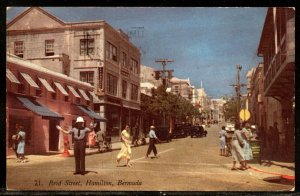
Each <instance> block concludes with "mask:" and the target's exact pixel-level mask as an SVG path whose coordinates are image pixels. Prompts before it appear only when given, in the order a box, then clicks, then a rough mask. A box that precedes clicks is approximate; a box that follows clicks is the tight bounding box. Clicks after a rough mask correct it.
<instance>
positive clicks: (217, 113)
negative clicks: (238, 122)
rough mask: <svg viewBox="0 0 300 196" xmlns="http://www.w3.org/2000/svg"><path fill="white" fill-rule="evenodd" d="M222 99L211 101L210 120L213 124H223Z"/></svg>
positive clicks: (223, 102)
mask: <svg viewBox="0 0 300 196" xmlns="http://www.w3.org/2000/svg"><path fill="white" fill-rule="evenodd" d="M225 103H226V101H225V100H224V99H211V120H212V121H215V122H224V121H225V115H224V104H225Z"/></svg>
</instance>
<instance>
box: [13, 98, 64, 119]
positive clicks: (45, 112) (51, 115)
mask: <svg viewBox="0 0 300 196" xmlns="http://www.w3.org/2000/svg"><path fill="white" fill-rule="evenodd" d="M17 98H18V100H19V101H21V102H22V103H23V105H24V106H25V107H26V108H27V109H29V110H31V111H32V112H34V113H36V114H37V115H39V116H42V118H44V119H58V120H63V119H64V117H63V116H62V115H60V114H58V113H56V112H52V111H51V110H50V109H49V108H47V107H46V106H43V105H41V104H39V103H38V102H36V101H34V100H30V99H29V98H26V97H17Z"/></svg>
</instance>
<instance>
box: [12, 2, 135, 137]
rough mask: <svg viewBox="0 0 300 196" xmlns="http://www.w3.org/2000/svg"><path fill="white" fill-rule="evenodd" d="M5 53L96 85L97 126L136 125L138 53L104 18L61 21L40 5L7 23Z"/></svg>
mask: <svg viewBox="0 0 300 196" xmlns="http://www.w3.org/2000/svg"><path fill="white" fill-rule="evenodd" d="M6 39H7V52H9V53H11V54H15V55H17V56H19V57H21V58H24V59H27V60H29V61H31V62H34V63H36V64H38V65H40V66H42V67H45V68H47V69H50V70H54V71H56V72H59V73H63V74H65V75H68V76H70V77H73V78H75V79H78V80H80V81H84V82H88V83H90V84H91V85H92V86H93V87H94V90H93V91H94V93H95V94H96V95H97V97H98V100H99V101H98V102H94V110H95V111H96V112H97V113H98V114H99V115H100V116H102V117H105V118H107V122H105V123H101V125H100V126H101V129H105V130H107V131H110V132H111V134H112V135H113V136H119V134H120V131H121V130H122V128H124V127H125V124H129V125H130V126H134V125H135V124H139V121H140V119H139V114H140V77H139V75H140V56H141V54H140V51H139V49H138V48H137V47H136V46H134V45H133V44H132V43H131V42H130V40H129V37H128V36H127V35H126V34H125V33H124V32H123V31H122V30H116V29H114V28H113V27H111V26H110V25H109V24H108V23H107V22H105V21H103V20H102V21H101V20H100V21H87V22H64V21H62V20H60V19H58V18H57V17H55V16H53V15H51V14H50V13H48V12H47V11H45V10H44V9H42V8H39V7H32V8H29V9H27V10H25V11H24V12H23V13H21V14H20V15H18V16H17V17H16V18H14V19H13V20H12V21H10V22H9V23H8V24H7V38H6Z"/></svg>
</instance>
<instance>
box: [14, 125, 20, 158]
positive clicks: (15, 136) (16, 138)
mask: <svg viewBox="0 0 300 196" xmlns="http://www.w3.org/2000/svg"><path fill="white" fill-rule="evenodd" d="M19 129H20V128H19V124H16V126H15V130H14V134H13V136H12V149H13V150H14V151H15V153H16V157H17V159H18V158H19V155H18V152H17V150H18V143H19V141H18V133H19Z"/></svg>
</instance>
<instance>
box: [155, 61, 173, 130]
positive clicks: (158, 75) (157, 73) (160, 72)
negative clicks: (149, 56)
mask: <svg viewBox="0 0 300 196" xmlns="http://www.w3.org/2000/svg"><path fill="white" fill-rule="evenodd" d="M155 62H156V63H161V64H162V70H156V71H154V72H155V79H156V80H159V78H161V79H162V82H163V87H164V89H166V88H167V79H168V80H170V79H171V78H172V77H173V76H172V73H173V71H174V70H171V69H169V70H166V65H167V63H169V62H174V61H173V60H169V59H159V60H156V61H155ZM167 72H168V78H167V76H166V73H167ZM163 126H166V114H165V112H163Z"/></svg>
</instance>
